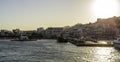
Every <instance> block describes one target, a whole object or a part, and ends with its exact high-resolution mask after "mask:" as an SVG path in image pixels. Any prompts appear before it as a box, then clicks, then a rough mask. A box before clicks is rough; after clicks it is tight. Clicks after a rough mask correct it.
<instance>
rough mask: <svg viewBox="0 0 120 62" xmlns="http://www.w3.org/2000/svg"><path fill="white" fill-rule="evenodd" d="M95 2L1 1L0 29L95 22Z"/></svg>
mask: <svg viewBox="0 0 120 62" xmlns="http://www.w3.org/2000/svg"><path fill="white" fill-rule="evenodd" d="M119 1H120V0H119ZM93 2H94V0H0V29H9V30H11V29H14V28H20V29H23V30H33V29H36V28H38V27H44V28H46V27H54V26H56V27H61V26H66V25H74V24H77V23H89V22H95V21H96V17H94V16H93V14H92V12H91V6H92V3H93ZM119 14H120V12H119Z"/></svg>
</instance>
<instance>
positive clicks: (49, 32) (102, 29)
mask: <svg viewBox="0 0 120 62" xmlns="http://www.w3.org/2000/svg"><path fill="white" fill-rule="evenodd" d="M117 21H120V17H115V16H114V17H111V18H106V19H101V18H98V19H97V21H96V22H95V23H88V24H76V25H74V26H71V27H69V26H67V27H48V28H47V29H44V28H42V27H40V28H37V30H29V31H22V30H20V29H13V30H12V31H8V30H0V37H2V36H3V37H4V36H10V37H12V36H13V37H15V36H19V35H21V34H22V35H27V36H29V37H30V36H32V37H35V38H57V37H59V36H62V37H64V38H68V37H72V38H81V37H86V38H95V39H113V38H114V37H115V36H116V34H119V33H120V28H118V27H119V26H120V23H118V22H117Z"/></svg>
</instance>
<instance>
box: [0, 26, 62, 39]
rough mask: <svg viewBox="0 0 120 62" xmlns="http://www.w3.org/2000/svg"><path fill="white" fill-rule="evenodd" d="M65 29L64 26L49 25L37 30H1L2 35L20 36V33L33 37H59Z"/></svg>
mask: <svg viewBox="0 0 120 62" xmlns="http://www.w3.org/2000/svg"><path fill="white" fill-rule="evenodd" d="M62 31H63V27H49V28H47V29H43V28H42V27H40V28H37V30H28V31H22V30H20V29H13V30H12V31H8V30H0V37H18V36H20V35H26V36H28V37H32V38H57V37H58V36H59V34H60V33H61V32H62Z"/></svg>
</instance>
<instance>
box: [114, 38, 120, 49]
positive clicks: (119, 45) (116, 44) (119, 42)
mask: <svg viewBox="0 0 120 62" xmlns="http://www.w3.org/2000/svg"><path fill="white" fill-rule="evenodd" d="M113 44H114V47H115V48H120V36H117V37H116V38H115V40H114V42H113Z"/></svg>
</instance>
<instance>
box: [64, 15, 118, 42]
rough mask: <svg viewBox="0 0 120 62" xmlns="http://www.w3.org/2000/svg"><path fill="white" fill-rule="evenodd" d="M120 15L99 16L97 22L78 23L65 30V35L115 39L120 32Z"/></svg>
mask: <svg viewBox="0 0 120 62" xmlns="http://www.w3.org/2000/svg"><path fill="white" fill-rule="evenodd" d="M117 21H118V22H120V17H116V16H114V17H111V18H106V19H101V18H98V19H97V21H96V22H95V23H88V24H76V25H74V26H71V27H70V28H68V29H66V30H64V32H63V35H62V36H63V37H72V38H82V37H84V38H94V39H106V40H107V39H114V37H115V36H116V35H118V34H120V28H119V27H120V23H118V22H117Z"/></svg>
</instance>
